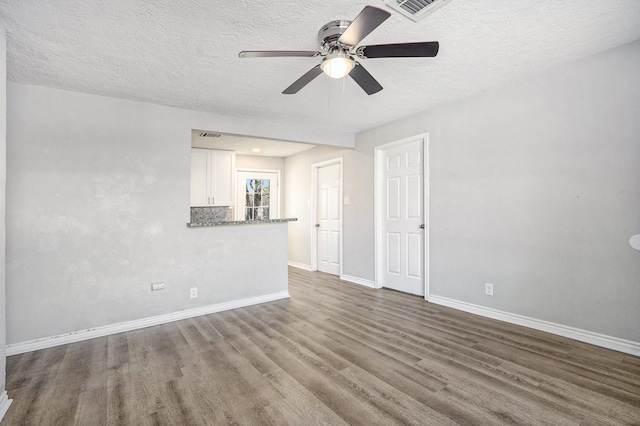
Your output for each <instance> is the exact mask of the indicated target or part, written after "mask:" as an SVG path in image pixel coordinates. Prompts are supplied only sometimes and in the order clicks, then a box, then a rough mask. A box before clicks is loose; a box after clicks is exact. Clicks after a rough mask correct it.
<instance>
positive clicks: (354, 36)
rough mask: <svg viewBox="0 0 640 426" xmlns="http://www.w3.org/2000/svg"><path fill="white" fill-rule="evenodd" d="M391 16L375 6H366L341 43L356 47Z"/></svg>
mask: <svg viewBox="0 0 640 426" xmlns="http://www.w3.org/2000/svg"><path fill="white" fill-rule="evenodd" d="M389 16H391V14H390V13H389V12H387V11H386V10H382V9H378V8H377V7H373V6H365V8H364V9H362V12H360V14H359V15H358V16H356V19H354V20H353V21H352V22H351V24H349V26H348V27H347V29H346V30H345V31H344V33H342V35H341V36H340V38H339V39H338V42H339V43H342V44H346V45H349V46H355V45H357V44H358V43H360V41H362V39H363V38H365V37H366V36H367V35H369V33H371V31H373V30H375V29H376V28H378V25H380V24H382V23H383V22H384V21H385V20H386V19H387V18H388V17H389Z"/></svg>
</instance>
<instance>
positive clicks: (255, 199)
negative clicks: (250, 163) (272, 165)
mask: <svg viewBox="0 0 640 426" xmlns="http://www.w3.org/2000/svg"><path fill="white" fill-rule="evenodd" d="M278 181H279V173H278V172H276V171H273V172H271V171H268V172H267V171H249V170H238V178H237V183H238V185H237V186H238V188H237V192H236V194H237V202H236V220H265V219H279V218H280V206H279V203H278V200H279V199H280V189H279V182H278Z"/></svg>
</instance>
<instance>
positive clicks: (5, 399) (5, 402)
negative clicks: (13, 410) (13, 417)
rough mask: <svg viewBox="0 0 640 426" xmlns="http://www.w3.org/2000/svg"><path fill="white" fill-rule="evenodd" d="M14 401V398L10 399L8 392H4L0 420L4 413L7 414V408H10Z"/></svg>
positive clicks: (0, 401) (0, 407)
mask: <svg viewBox="0 0 640 426" xmlns="http://www.w3.org/2000/svg"><path fill="white" fill-rule="evenodd" d="M12 402H13V399H9V395H7V392H6V391H5V392H3V393H2V395H1V396H0V421H2V419H3V418H4V415H5V414H7V410H8V409H9V406H10V405H11V403H12Z"/></svg>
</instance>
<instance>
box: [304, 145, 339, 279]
mask: <svg viewBox="0 0 640 426" xmlns="http://www.w3.org/2000/svg"><path fill="white" fill-rule="evenodd" d="M336 164H338V165H339V166H340V197H339V203H340V206H339V207H340V242H339V243H338V244H339V245H340V247H339V250H340V256H339V257H340V276H342V252H343V251H342V222H343V217H342V214H343V209H342V207H343V204H344V201H343V197H342V193H343V184H344V173H343V171H344V167H343V157H337V158H333V159H331V160H326V161H321V162H320V163H314V164H312V165H311V224H310V225H311V230H310V231H309V232H310V233H311V259H310V260H311V265H310V266H311V271H317V270H318V228H316V223H318V169H320V168H322V167H327V166H333V165H336Z"/></svg>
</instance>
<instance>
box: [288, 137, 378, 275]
mask: <svg viewBox="0 0 640 426" xmlns="http://www.w3.org/2000/svg"><path fill="white" fill-rule="evenodd" d="M339 157H342V161H343V164H342V167H343V174H344V176H343V196H344V197H349V204H348V205H343V227H344V232H343V270H342V273H343V274H344V275H348V276H352V277H356V278H363V279H366V280H371V281H373V269H374V259H373V254H374V251H373V245H372V244H371V243H370V239H371V238H373V213H372V211H371V210H369V209H368V208H367V207H368V206H369V205H370V203H372V200H371V194H373V188H372V182H373V163H371V164H370V161H369V160H370V158H369V156H368V154H366V153H363V152H362V150H361V149H360V148H359V147H356V148H355V149H340V148H333V147H327V146H319V147H315V148H313V149H310V150H308V151H303V152H301V153H299V154H296V155H292V156H290V157H287V158H286V159H285V170H286V174H285V176H286V177H285V181H286V189H287V190H286V192H285V206H286V208H285V212H286V213H285V214H286V215H287V216H289V217H297V218H298V221H297V222H295V223H291V224H290V225H289V260H290V261H292V262H296V263H298V264H302V265H306V266H309V265H310V264H311V258H310V255H311V239H310V230H311V229H312V226H311V225H312V224H311V216H312V214H311V213H312V212H311V191H312V189H311V166H312V165H313V164H315V163H320V162H322V161H326V160H331V159H334V158H339ZM363 236H364V240H363V239H362V237H363Z"/></svg>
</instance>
